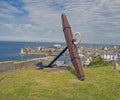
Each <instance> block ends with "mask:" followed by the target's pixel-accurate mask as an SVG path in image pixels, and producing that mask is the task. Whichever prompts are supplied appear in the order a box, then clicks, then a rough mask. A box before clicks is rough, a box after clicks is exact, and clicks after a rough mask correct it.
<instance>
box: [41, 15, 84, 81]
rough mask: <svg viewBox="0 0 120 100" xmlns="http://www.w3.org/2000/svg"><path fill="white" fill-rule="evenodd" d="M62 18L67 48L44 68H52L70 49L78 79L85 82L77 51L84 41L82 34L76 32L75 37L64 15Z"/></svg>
mask: <svg viewBox="0 0 120 100" xmlns="http://www.w3.org/2000/svg"><path fill="white" fill-rule="evenodd" d="M61 18H62V27H63V32H64V36H65V39H66V44H67V46H66V47H65V48H64V49H63V50H62V51H61V52H60V53H59V54H58V55H57V56H56V57H55V58H54V59H53V60H52V61H51V62H50V63H49V64H48V65H47V66H43V67H49V68H52V67H53V63H54V62H55V61H56V60H57V59H58V58H59V57H60V56H61V55H62V54H63V53H64V52H65V51H66V50H67V49H68V51H69V54H70V57H71V62H72V64H73V66H74V68H75V71H76V72H77V76H78V79H80V80H81V81H83V80H85V77H84V73H83V69H82V64H81V61H80V57H79V55H78V50H77V49H78V45H79V44H80V42H81V39H82V37H81V34H80V33H79V32H76V33H75V35H74V36H73V34H72V30H71V27H70V25H69V22H68V20H67V17H66V15H65V14H64V13H63V14H62V15H61ZM77 38H78V39H77ZM43 67H42V68H43Z"/></svg>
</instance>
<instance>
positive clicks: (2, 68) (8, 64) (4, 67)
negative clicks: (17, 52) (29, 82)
mask: <svg viewBox="0 0 120 100" xmlns="http://www.w3.org/2000/svg"><path fill="white" fill-rule="evenodd" d="M40 62H42V60H41V59H40V58H36V59H31V60H26V61H20V62H13V61H5V62H0V73H1V72H6V71H10V70H15V69H20V68H24V67H27V66H29V65H36V64H38V63H40ZM43 62H44V61H43Z"/></svg>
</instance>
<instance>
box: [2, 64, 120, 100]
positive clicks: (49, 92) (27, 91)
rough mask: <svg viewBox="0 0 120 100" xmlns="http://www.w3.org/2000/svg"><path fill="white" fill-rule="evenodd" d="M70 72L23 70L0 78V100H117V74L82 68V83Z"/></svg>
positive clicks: (119, 90)
mask: <svg viewBox="0 0 120 100" xmlns="http://www.w3.org/2000/svg"><path fill="white" fill-rule="evenodd" d="M71 72H74V70H73V69H71V71H65V72H44V71H40V70H26V71H25V70H24V71H21V72H14V73H6V74H1V75H0V100H120V72H117V71H115V70H114V69H113V67H112V66H109V67H99V68H84V72H85V76H86V80H85V81H79V80H78V79H77V78H76V76H75V75H74V74H73V73H71Z"/></svg>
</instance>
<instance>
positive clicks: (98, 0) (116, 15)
mask: <svg viewBox="0 0 120 100" xmlns="http://www.w3.org/2000/svg"><path fill="white" fill-rule="evenodd" d="M18 1H19V0H18ZM18 1H16V5H15V4H14V5H13V4H11V3H10V2H7V1H6V0H5V1H0V22H1V28H0V34H2V35H3V33H1V32H4V33H5V35H6V36H8V37H9V34H11V35H15V34H17V33H20V35H19V34H17V35H16V38H18V39H19V40H25V39H22V36H23V37H24V38H25V37H26V39H28V40H32V41H42V40H45V41H65V39H64V35H63V31H62V26H61V13H62V12H64V13H66V15H67V17H68V20H69V22H70V25H71V27H72V30H73V33H74V32H75V31H80V32H81V34H82V36H83V41H82V42H87V43H90V42H91V43H101V41H104V40H103V39H105V38H106V37H107V38H111V39H112V38H116V40H117V41H114V42H113V44H114V43H115V44H120V40H119V39H118V38H119V37H120V35H119V28H120V27H119V26H120V6H119V5H120V1H119V0H114V1H113V0H92V1H90V0H69V1H68V0H45V1H44V0H22V2H18ZM1 4H2V5H1ZM17 5H22V6H17ZM5 28H7V29H8V30H6V31H5V30H3V29H5ZM7 32H9V34H8V33H7ZM113 34H114V35H113ZM17 36H18V37H17ZM19 37H21V38H19ZM11 38H12V37H11ZM109 42H110V39H107V40H105V43H109Z"/></svg>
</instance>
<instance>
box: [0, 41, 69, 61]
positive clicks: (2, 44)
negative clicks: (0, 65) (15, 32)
mask: <svg viewBox="0 0 120 100" xmlns="http://www.w3.org/2000/svg"><path fill="white" fill-rule="evenodd" d="M54 44H61V45H65V43H55V42H15V41H0V62H3V61H19V60H26V59H33V58H41V57H43V56H34V55H24V56H23V55H20V54H19V53H20V52H21V48H24V47H27V46H41V47H51V46H53V45H54ZM66 58H68V59H69V57H66V56H64V57H61V58H60V59H66Z"/></svg>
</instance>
